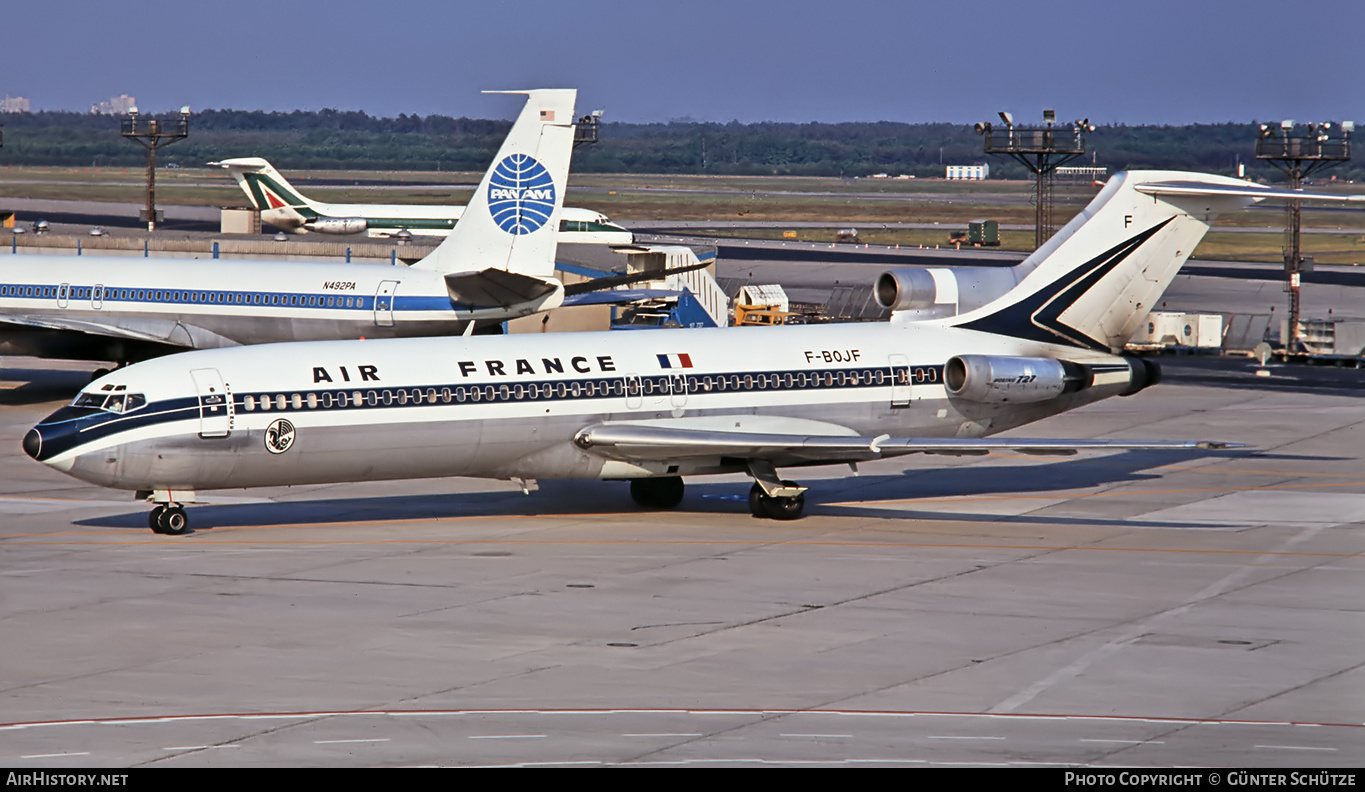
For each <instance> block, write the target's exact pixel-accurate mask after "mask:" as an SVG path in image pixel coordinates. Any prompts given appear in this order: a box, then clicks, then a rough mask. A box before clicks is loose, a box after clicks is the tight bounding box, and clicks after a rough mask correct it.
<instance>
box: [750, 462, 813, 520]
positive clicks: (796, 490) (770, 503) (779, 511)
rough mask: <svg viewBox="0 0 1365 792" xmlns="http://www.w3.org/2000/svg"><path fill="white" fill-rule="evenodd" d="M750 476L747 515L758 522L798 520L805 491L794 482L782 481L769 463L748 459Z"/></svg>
mask: <svg viewBox="0 0 1365 792" xmlns="http://www.w3.org/2000/svg"><path fill="white" fill-rule="evenodd" d="M749 475H751V476H753V477H754V485H753V486H752V487H750V488H749V513H750V514H752V515H753V516H755V517H758V518H759V519H762V518H764V517H766V518H768V519H772V520H798V519H800V518H801V515H802V513H804V512H805V510H806V488H805V487H802V486H800V485H799V484H797V483H796V482H795V481H783V480H781V479H779V478H778V477H777V470H776V469H775V468H774V467H773V465H772V463H771V462H766V461H763V460H758V459H755V460H751V461H750V462H749Z"/></svg>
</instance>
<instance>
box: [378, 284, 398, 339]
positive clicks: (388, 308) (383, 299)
mask: <svg viewBox="0 0 1365 792" xmlns="http://www.w3.org/2000/svg"><path fill="white" fill-rule="evenodd" d="M397 291H398V281H391V280H386V281H382V282H381V283H380V284H379V288H378V289H376V290H375V293H374V323H375V324H376V325H378V326H379V327H393V301H394V299H395V297H394V295H395V294H396V293H397Z"/></svg>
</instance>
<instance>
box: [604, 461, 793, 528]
mask: <svg viewBox="0 0 1365 792" xmlns="http://www.w3.org/2000/svg"><path fill="white" fill-rule="evenodd" d="M749 475H751V476H753V477H754V486H753V487H752V488H750V490H749V513H750V514H752V515H753V516H755V517H758V518H760V519H770V520H797V519H800V518H801V515H802V514H804V513H805V510H806V488H805V487H802V486H801V485H799V484H797V483H796V482H795V481H783V480H781V479H779V478H778V477H777V471H776V470H775V469H774V468H773V466H772V463H770V462H764V461H761V460H759V461H753V462H750V463H749ZM630 497H631V498H632V499H634V500H635V502H636V503H637V504H639V505H640V506H643V507H645V508H647V509H672V508H676V507H677V505H678V504H679V503H682V498H683V480H682V477H681V476H660V477H658V478H638V479H631V482H630Z"/></svg>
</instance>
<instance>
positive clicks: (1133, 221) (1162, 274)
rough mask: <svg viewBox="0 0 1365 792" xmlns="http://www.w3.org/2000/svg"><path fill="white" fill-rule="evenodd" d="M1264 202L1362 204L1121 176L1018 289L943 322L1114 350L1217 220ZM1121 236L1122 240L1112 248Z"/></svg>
mask: <svg viewBox="0 0 1365 792" xmlns="http://www.w3.org/2000/svg"><path fill="white" fill-rule="evenodd" d="M1267 198H1281V199H1282V198H1299V199H1312V200H1335V201H1355V200H1365V196H1339V195H1311V194H1305V193H1300V192H1296V191H1293V190H1279V189H1272V188H1268V187H1262V186H1259V185H1256V184H1251V183H1249V182H1245V181H1240V180H1238V179H1234V178H1231V177H1227V176H1215V175H1212V174H1206V173H1185V172H1180V171H1127V172H1124V173H1118V174H1115V175H1114V176H1113V177H1112V178H1111V179H1110V180H1109V182H1108V183H1107V184H1106V185H1105V186H1104V189H1102V190H1100V193H1099V194H1098V195H1097V196H1095V199H1094V200H1093V201H1091V202H1090V204H1089V205H1088V206H1086V208H1085V209H1083V210H1082V211H1081V213H1080V214H1078V215H1077V216H1076V217H1075V218H1074V219H1072V221H1071V222H1070V223H1067V225H1066V226H1065V227H1064V228H1062V230H1061V231H1059V232H1057V234H1056V235H1055V236H1054V237H1052V239H1050V240H1048V242H1047V243H1046V244H1044V245H1043V246H1042V247H1040V248H1038V250H1037V251H1036V252H1034V254H1033V255H1032V256H1030V257H1029V258H1028V260H1026V261H1025V262H1024V264H1026V265H1027V264H1030V263H1031V264H1033V269H1032V271H1031V272H1029V274H1028V275H1027V276H1026V277H1025V278H1024V279H1023V280H1022V281H1020V282H1019V284H1018V285H1017V286H1015V287H1014V288H1013V289H1011V290H1010V291H1009V292H1007V293H1006V294H1004V295H1002V296H1000V297H998V298H997V299H995V300H994V301H992V302H990V303H987V304H986V305H984V306H982V307H980V308H977V309H976V310H973V311H969V312H968V313H964V314H962V315H960V316H956V317H952V318H951V319H943V320H940V323H941V324H944V325H947V326H953V327H964V328H968V329H971V330H979V331H982V332H988V333H995V334H999V335H1008V336H1013V337H1016V338H1026V339H1030V340H1035V341H1043V342H1046V343H1053V344H1066V345H1070V346H1078V347H1084V348H1088V349H1095V350H1100V351H1111V352H1117V351H1119V350H1121V349H1122V348H1123V346H1124V344H1126V343H1127V342H1128V339H1129V338H1131V337H1132V335H1133V332H1134V331H1135V330H1136V329H1137V327H1138V323H1139V322H1141V321H1143V319H1144V318H1145V317H1146V316H1147V313H1148V312H1149V311H1151V310H1152V306H1153V305H1155V304H1156V302H1157V301H1158V300H1159V299H1160V298H1161V295H1162V293H1163V292H1164V291H1165V290H1166V287H1167V286H1169V285H1170V283H1171V280H1172V279H1173V278H1174V277H1175V274H1176V272H1178V271H1179V270H1180V267H1181V266H1182V265H1183V264H1184V263H1185V260H1186V259H1188V258H1189V257H1190V253H1192V252H1193V251H1194V248H1195V246H1196V245H1198V244H1199V241H1200V240H1201V239H1203V237H1204V234H1205V232H1207V231H1208V230H1209V224H1210V223H1212V222H1213V220H1214V218H1215V217H1217V215H1218V214H1220V213H1222V212H1227V211H1232V210H1236V209H1240V208H1242V207H1245V206H1247V205H1248V204H1251V203H1255V202H1256V201H1259V200H1264V199H1267ZM1116 239H1117V240H1121V241H1120V242H1118V243H1117V244H1115V240H1116Z"/></svg>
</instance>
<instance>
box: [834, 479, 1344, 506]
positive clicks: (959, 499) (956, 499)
mask: <svg viewBox="0 0 1365 792" xmlns="http://www.w3.org/2000/svg"><path fill="white" fill-rule="evenodd" d="M1322 487H1365V481H1341V482H1334V483H1331V484H1267V485H1266V486H1264V487H1235V488H1234V487H1191V488H1188V489H1166V490H1106V491H1105V492H1053V493H1040V494H1031V495H981V496H949V497H944V498H901V499H896V500H866V501H839V502H837V503H823V504H821V505H822V506H875V505H884V504H910V505H914V504H919V503H973V502H976V501H1001V500H1038V499H1046V500H1054V499H1057V498H1062V499H1070V498H1107V497H1112V496H1116V495H1122V496H1127V495H1175V494H1178V493H1185V492H1255V491H1257V490H1287V489H1318V488H1322ZM1360 494H1365V493H1360Z"/></svg>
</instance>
